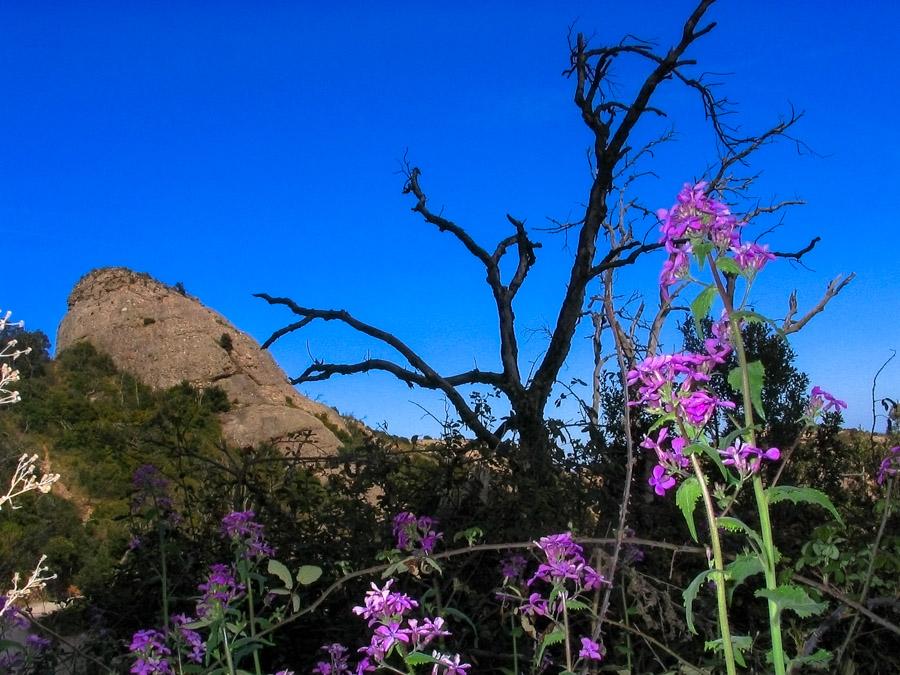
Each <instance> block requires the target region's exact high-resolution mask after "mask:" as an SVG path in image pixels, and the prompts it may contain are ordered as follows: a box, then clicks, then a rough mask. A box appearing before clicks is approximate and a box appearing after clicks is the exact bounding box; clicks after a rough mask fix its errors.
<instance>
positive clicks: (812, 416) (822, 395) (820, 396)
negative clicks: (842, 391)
mask: <svg viewBox="0 0 900 675" xmlns="http://www.w3.org/2000/svg"><path fill="white" fill-rule="evenodd" d="M846 409H847V404H846V403H845V402H844V401H842V400H840V399H839V398H836V397H834V396H832V395H831V394H829V393H828V392H827V391H825V390H824V389H822V388H821V387H818V386H817V387H813V388H812V391H811V392H810V394H809V403H808V404H807V405H806V412H805V417H806V419H808V420H809V421H810V422H811V423H815V422H817V421H818V420H820V419H821V418H822V417H824V416H825V414H826V413H830V412H834V413H839V412H840V411H841V410H846Z"/></svg>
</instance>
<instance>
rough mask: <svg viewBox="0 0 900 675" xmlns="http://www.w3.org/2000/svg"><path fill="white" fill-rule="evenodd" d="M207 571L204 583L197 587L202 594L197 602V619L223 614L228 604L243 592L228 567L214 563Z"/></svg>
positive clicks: (241, 586)
mask: <svg viewBox="0 0 900 675" xmlns="http://www.w3.org/2000/svg"><path fill="white" fill-rule="evenodd" d="M209 570H210V571H209V576H208V577H207V579H206V582H204V583H202V584H200V585H199V586H198V587H197V590H199V591H201V592H202V593H203V596H202V597H201V598H200V600H199V601H198V602H197V616H199V617H206V616H209V615H210V614H216V613H219V612H224V611H225V609H226V608H227V607H228V604H229V603H230V602H232V601H233V600H235V599H236V598H237V597H238V596H239V595H240V594H241V593H243V591H244V587H243V585H241V584H239V583H238V582H237V581H236V580H235V577H234V571H233V570H232V568H231V567H229V566H228V565H224V564H222V563H216V564H215V565H211V566H210V568H209Z"/></svg>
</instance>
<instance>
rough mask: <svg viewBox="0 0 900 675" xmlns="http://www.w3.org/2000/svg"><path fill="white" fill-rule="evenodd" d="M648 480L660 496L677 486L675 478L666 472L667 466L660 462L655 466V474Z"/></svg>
mask: <svg viewBox="0 0 900 675" xmlns="http://www.w3.org/2000/svg"><path fill="white" fill-rule="evenodd" d="M648 482H649V483H650V486H651V487H652V488H653V489H654V490H655V491H656V494H658V495H660V496H665V494H666V491H667V490H670V489H672V488H673V487H675V479H674V478H672V476H670V475H669V474H667V473H666V467H664V466H661V465H659V464H657V465H656V466H654V467H653V474H652V475H651V476H650V480H649V481H648Z"/></svg>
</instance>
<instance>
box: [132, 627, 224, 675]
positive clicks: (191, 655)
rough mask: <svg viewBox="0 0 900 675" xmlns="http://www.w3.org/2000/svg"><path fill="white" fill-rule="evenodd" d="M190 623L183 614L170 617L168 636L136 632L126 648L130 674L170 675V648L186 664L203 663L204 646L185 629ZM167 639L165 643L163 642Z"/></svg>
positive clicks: (194, 632)
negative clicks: (181, 655) (182, 658)
mask: <svg viewBox="0 0 900 675" xmlns="http://www.w3.org/2000/svg"><path fill="white" fill-rule="evenodd" d="M192 621H194V619H192V618H190V617H188V616H187V615H185V614H174V615H172V617H171V622H172V629H171V630H170V631H169V634H168V636H166V634H164V633H162V632H161V631H158V630H152V629H151V630H139V631H138V632H137V633H135V634H134V635H133V636H132V638H131V646H130V647H129V649H130V651H131V655H132V656H133V657H134V659H135V662H134V664H133V665H132V666H131V672H132V673H136V674H137V675H170V674H172V673H173V672H174V671H173V669H172V666H171V664H170V663H169V661H170V657H171V656H172V649H171V648H170V647H169V645H170V644H174V645H175V648H176V649H178V650H179V651H180V652H182V653H184V654H185V655H186V656H187V659H188V660H189V661H193V662H194V663H197V664H202V663H203V656H204V654H205V653H206V645H205V643H204V641H203V638H202V637H201V636H200V633H198V632H197V631H195V630H192V629H191V628H188V627H187V626H188V624H190V623H191V622H192ZM167 637H168V639H167Z"/></svg>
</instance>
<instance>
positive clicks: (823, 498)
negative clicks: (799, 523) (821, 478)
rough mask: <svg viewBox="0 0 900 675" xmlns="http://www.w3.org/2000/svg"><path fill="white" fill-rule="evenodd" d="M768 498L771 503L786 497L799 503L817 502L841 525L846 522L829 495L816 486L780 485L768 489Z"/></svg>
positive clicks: (816, 503) (781, 500)
mask: <svg viewBox="0 0 900 675" xmlns="http://www.w3.org/2000/svg"><path fill="white" fill-rule="evenodd" d="M766 499H767V500H768V501H769V504H777V503H778V502H783V501H784V500H786V499H787V500H789V501H792V502H794V504H799V503H801V502H804V503H806V504H815V505H816V506H821V507H822V508H823V509H826V510H827V511H828V512H829V513H830V514H831V515H833V516H834V519H835V520H836V521H838V522H839V523H840V524H841V525H843V524H844V521H843V519H841V514H840V513H838V510H837V509H836V508H834V504H832V503H831V500H830V499H829V498H828V495H826V494H825V493H824V492H822V491H821V490H816V489H815V488H810V487H794V486H793V485H778V486H776V487H770V488H769V489H767V490H766Z"/></svg>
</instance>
